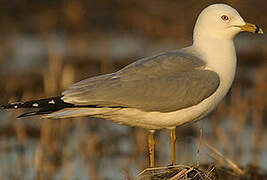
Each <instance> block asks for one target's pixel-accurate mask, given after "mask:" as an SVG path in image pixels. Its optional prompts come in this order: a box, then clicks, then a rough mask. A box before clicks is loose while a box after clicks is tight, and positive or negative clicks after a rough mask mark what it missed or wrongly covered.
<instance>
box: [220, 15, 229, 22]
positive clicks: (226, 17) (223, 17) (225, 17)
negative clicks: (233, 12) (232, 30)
mask: <svg viewBox="0 0 267 180" xmlns="http://www.w3.org/2000/svg"><path fill="white" fill-rule="evenodd" d="M221 18H222V20H224V21H228V20H229V17H228V16H226V15H222V16H221Z"/></svg>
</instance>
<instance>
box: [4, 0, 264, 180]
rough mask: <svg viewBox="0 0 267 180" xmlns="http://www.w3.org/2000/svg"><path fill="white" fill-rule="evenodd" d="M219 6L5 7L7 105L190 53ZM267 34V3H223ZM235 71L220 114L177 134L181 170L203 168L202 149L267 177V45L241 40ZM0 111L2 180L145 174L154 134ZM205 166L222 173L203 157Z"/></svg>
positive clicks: (137, 2) (151, 0)
mask: <svg viewBox="0 0 267 180" xmlns="http://www.w3.org/2000/svg"><path fill="white" fill-rule="evenodd" d="M217 2H222V1H213V0H207V1H206V0H205V1H204V0H202V1H199V0H198V1H197V0H187V1H178V0H146V1H143V0H142V1H141V0H127V1H120V0H98V1H85V0H58V1H52V0H47V1H45V0H39V1H36V0H24V1H21V0H13V1H7V0H2V1H0V27H1V28H0V42H1V43H0V77H1V78H0V97H1V98H0V104H5V103H7V102H15V101H25V100H32V99H36V98H45V97H49V96H55V95H59V94H60V92H62V91H63V90H64V89H66V88H67V87H68V86H69V85H70V84H72V83H74V82H77V81H79V80H82V79H84V78H87V77H91V76H94V75H99V74H103V73H110V72H114V71H116V70H119V69H120V68H122V67H124V66H125V65H127V64H129V63H131V62H134V61H135V60H137V59H138V58H141V57H144V56H149V55H153V54H156V53H160V52H162V51H165V50H172V49H178V48H181V47H184V46H188V45H190V44H191V43H192V30H193V25H194V23H195V20H196V18H197V16H198V14H199V13H200V11H201V10H202V9H203V8H205V7H206V6H208V5H210V4H212V3H217ZM223 2H224V3H227V4H229V5H231V6H233V7H234V8H236V9H237V10H238V11H239V13H240V14H241V16H242V17H243V18H244V19H245V20H246V21H248V22H251V23H256V24H258V25H260V26H261V27H262V28H263V30H265V31H266V29H267V18H266V17H267V11H266V8H267V2H266V1H253V0H242V1H241V0H233V1H223ZM235 44H236V50H237V55H238V69H237V74H236V79H235V82H234V84H233V87H232V89H231V91H230V92H229V93H228V95H227V97H226V98H225V99H224V101H223V102H222V103H221V104H220V105H219V107H218V108H217V109H216V111H215V112H213V113H212V114H211V115H209V116H208V117H207V118H205V119H204V120H202V121H200V122H198V123H195V124H194V125H192V126H190V127H181V128H177V136H178V139H177V144H176V145H177V153H178V154H177V156H178V157H177V160H178V161H177V162H178V164H195V163H197V160H198V158H197V154H198V153H197V151H198V149H199V145H198V144H199V131H200V129H203V139H205V140H206V141H207V142H209V143H210V144H212V145H213V146H215V147H216V148H217V149H218V150H220V151H221V152H222V153H223V154H224V155H225V156H226V157H228V158H230V159H232V160H233V161H234V162H236V163H237V164H238V165H239V166H241V167H247V166H248V165H250V164H253V165H255V166H258V167H260V168H261V169H263V170H267V131H266V127H267V124H266V122H265V120H266V109H267V98H266V92H267V38H266V35H263V36H259V35H253V34H249V33H241V34H239V35H238V36H237V37H236V39H235ZM22 112H23V111H21V110H17V111H15V112H11V111H3V110H1V111H0V179H10V180H17V179H18V180H19V179H36V180H39V179H48V180H49V179H65V180H67V179H101V180H118V179H127V178H128V179H130V177H134V176H135V175H136V174H137V173H138V172H140V171H141V170H143V169H144V168H146V167H147V166H148V152H147V139H146V137H147V132H146V131H145V130H143V129H140V128H131V127H126V126H120V125H117V124H114V123H111V122H108V121H105V120H101V119H93V118H89V117H88V118H75V119H65V120H38V119H36V118H34V117H33V118H23V119H16V116H17V115H18V114H19V113H22ZM168 135H169V131H167V130H162V131H158V132H157V133H156V166H166V165H168V164H170V160H171V157H170V140H169V137H168ZM199 154H200V163H214V162H215V163H217V164H218V163H220V162H219V161H216V159H213V158H212V157H211V154H210V152H208V150H207V149H205V147H203V146H201V147H200V153H199Z"/></svg>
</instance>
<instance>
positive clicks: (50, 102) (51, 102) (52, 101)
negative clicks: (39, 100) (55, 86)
mask: <svg viewBox="0 0 267 180" xmlns="http://www.w3.org/2000/svg"><path fill="white" fill-rule="evenodd" d="M48 104H56V103H55V101H54V100H51V101H49V102H48Z"/></svg>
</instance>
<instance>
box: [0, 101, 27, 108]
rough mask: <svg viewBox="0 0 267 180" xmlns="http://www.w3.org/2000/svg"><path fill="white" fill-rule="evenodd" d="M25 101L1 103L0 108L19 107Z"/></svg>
mask: <svg viewBox="0 0 267 180" xmlns="http://www.w3.org/2000/svg"><path fill="white" fill-rule="evenodd" d="M22 104H23V103H20V102H16V103H9V104H5V105H1V106H0V108H1V109H17V108H19V107H20V106H21V105H22Z"/></svg>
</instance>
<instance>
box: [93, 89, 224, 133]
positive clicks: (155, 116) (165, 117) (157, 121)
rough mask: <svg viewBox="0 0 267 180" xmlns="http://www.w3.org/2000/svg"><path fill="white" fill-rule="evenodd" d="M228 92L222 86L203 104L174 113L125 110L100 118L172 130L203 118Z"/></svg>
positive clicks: (146, 127) (147, 127)
mask: <svg viewBox="0 0 267 180" xmlns="http://www.w3.org/2000/svg"><path fill="white" fill-rule="evenodd" d="M227 91H228V90H226V89H224V88H223V87H222V86H219V88H218V89H217V91H216V92H215V93H214V94H213V95H211V96H210V97H208V98H206V99H205V100H203V101H202V102H201V103H199V104H197V105H194V106H192V107H188V108H184V109H180V110H177V111H173V112H167V113H162V112H158V111H154V112H145V111H141V110H138V109H135V108H124V109H120V110H117V111H112V112H110V113H105V114H104V115H99V116H98V117H100V118H104V119H107V120H111V121H113V122H116V123H119V124H124V125H129V126H137V127H142V128H145V129H162V128H167V129H171V128H174V127H176V126H181V125H184V124H186V123H191V122H195V121H197V120H200V119H201V118H203V117H204V116H205V115H207V114H208V113H209V112H211V111H212V110H213V109H214V108H215V107H216V106H217V105H218V104H219V102H220V101H221V100H222V98H223V97H224V96H225V94H226V93H227Z"/></svg>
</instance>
